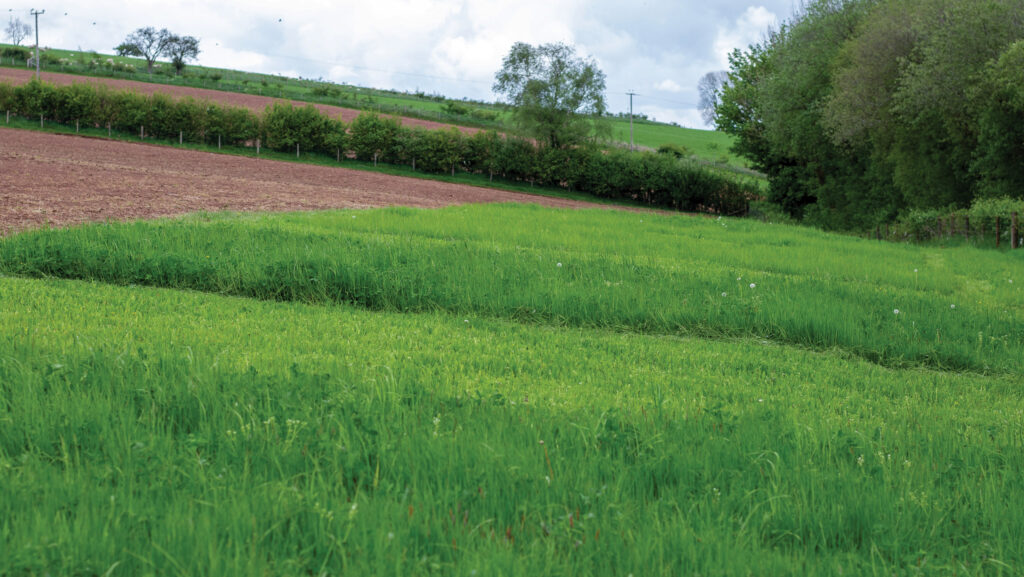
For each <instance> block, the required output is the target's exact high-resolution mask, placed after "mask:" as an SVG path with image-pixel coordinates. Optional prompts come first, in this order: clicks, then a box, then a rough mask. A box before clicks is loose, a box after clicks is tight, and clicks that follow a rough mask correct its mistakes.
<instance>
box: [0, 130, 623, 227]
mask: <svg viewBox="0 0 1024 577" xmlns="http://www.w3.org/2000/svg"><path fill="white" fill-rule="evenodd" d="M475 202H529V203H536V204H542V205H546V206H554V207H570V208H595V207H602V205H596V204H590V203H586V202H580V201H573V200H566V199H559V198H550V197H544V196H534V195H530V194H522V193H516V192H507V191H501V190H494V189H488V188H480V187H475V186H467V185H460V184H448V183H444V182H435V181H429V180H420V179H415V178H406V177H398V176H389V175H384V174H377V173H372V172H363V171H358V170H352V169H347V168H341V167H337V168H334V167H325V166H312V165H306V164H297V163H289V162H280V161H272V160H264V159H254V158H244V157H238V156H229V155H221V154H213V153H206V152H196V151H190V150H182V149H177V148H171V147H166V146H157V145H148V144H141V143H140V144H135V143H126V142H116V141H108V140H102V139H94V138H84V137H78V136H70V135H56V134H44V133H37V132H32V131H23V130H14V129H9V128H0V234H9V233H11V232H14V231H18V230H24V229H28V228H35V227H42V226H57V227H59V226H66V225H70V224H75V223H80V222H87V221H103V220H130V219H139V218H155V217H167V216H177V215H182V214H187V213H192V212H197V211H219V210H237V211H292V210H320V209H332V208H369V207H379V206H399V205H401V206H413V207H440V206H446V205H452V204H463V203H475ZM605 208H608V207H605Z"/></svg>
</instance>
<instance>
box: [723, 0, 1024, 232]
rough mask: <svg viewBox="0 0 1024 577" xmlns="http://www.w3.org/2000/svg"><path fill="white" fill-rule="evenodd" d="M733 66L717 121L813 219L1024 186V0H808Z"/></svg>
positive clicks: (834, 222)
mask: <svg viewBox="0 0 1024 577" xmlns="http://www.w3.org/2000/svg"><path fill="white" fill-rule="evenodd" d="M730 68H731V69H730V71H729V79H728V81H727V82H726V84H725V85H724V87H723V88H722V90H721V93H720V101H719V104H718V106H717V109H716V123H717V126H718V128H719V129H721V130H723V131H725V132H728V133H730V134H733V135H735V136H737V137H738V142H737V145H736V151H737V152H738V153H740V154H742V155H743V156H745V157H747V158H749V159H750V160H751V161H752V162H753V164H754V166H755V168H757V169H758V170H761V171H763V172H764V173H765V174H767V175H768V178H769V181H770V189H769V192H768V199H769V200H770V201H772V202H774V203H777V204H778V205H779V206H780V207H782V208H783V209H784V210H785V211H786V212H788V213H789V214H791V215H793V216H795V217H797V218H800V219H803V220H804V221H805V222H808V223H810V224H814V225H818V226H822V227H825V228H833V229H864V228H869V227H873V226H875V225H877V224H879V223H884V222H889V221H891V220H893V219H895V218H898V217H905V216H906V215H907V214H909V213H912V212H913V211H915V210H917V211H920V210H925V209H942V210H946V209H949V208H966V207H968V206H970V205H971V204H972V203H974V202H977V201H980V200H984V199H988V200H991V199H994V198H1002V197H1009V198H1016V199H1021V198H1024V0H814V1H809V2H807V3H806V4H805V5H804V6H803V7H802V8H801V10H800V11H799V13H798V14H797V15H795V16H794V17H793V18H792V19H790V20H789V21H787V22H786V23H784V24H783V25H781V26H780V27H779V29H778V30H775V31H772V32H771V33H769V34H767V35H766V37H765V39H764V40H763V41H762V42H760V43H759V44H755V45H752V46H750V47H749V48H748V49H747V50H736V51H735V52H734V53H733V54H732V56H731V57H730Z"/></svg>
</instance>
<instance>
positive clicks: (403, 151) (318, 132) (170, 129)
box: [0, 81, 759, 214]
mask: <svg viewBox="0 0 1024 577" xmlns="http://www.w3.org/2000/svg"><path fill="white" fill-rule="evenodd" d="M3 110H10V111H11V112H13V113H15V114H17V115H20V116H26V117H33V118H36V117H39V116H43V117H45V118H47V119H50V120H53V121H56V122H60V123H65V124H70V123H75V122H80V123H84V124H86V125H93V126H96V127H107V126H109V127H110V128H111V129H112V130H118V131H122V132H128V133H139V132H140V130H141V129H142V127H144V128H145V133H146V135H147V136H150V137H154V138H161V139H168V140H174V139H177V138H179V136H180V137H183V138H187V139H188V140H189V141H191V142H209V141H213V140H214V139H219V141H221V142H223V143H224V144H228V145H236V146H253V145H254V144H255V142H256V141H257V139H259V140H262V143H263V146H265V147H267V148H270V149H273V150H278V151H283V152H290V151H296V150H298V151H300V152H307V153H321V154H326V155H330V156H337V157H339V158H340V157H341V156H349V155H351V156H354V157H355V158H356V159H358V160H363V161H373V162H385V163H391V164H402V165H408V166H411V167H413V168H414V169H415V170H422V171H424V172H430V173H450V174H452V175H454V174H455V173H456V172H457V171H459V172H472V173H477V174H486V175H488V176H489V177H490V178H492V179H493V178H494V177H499V178H504V179H507V180H512V181H525V182H531V183H536V184H540V185H546V186H553V187H562V188H567V189H570V190H578V191H582V192H586V193H590V194H593V195H594V196H598V197H602V198H610V199H629V200H635V201H638V202H641V203H644V204H649V205H651V206H658V207H664V208H672V209H676V210H685V211H702V212H715V213H720V214H744V213H745V212H746V209H747V203H748V201H749V200H750V199H752V198H755V197H757V196H758V194H759V193H758V189H757V185H756V184H755V183H754V182H752V181H751V180H739V179H737V178H736V177H735V176H733V175H729V174H725V173H723V172H721V171H719V170H716V169H714V168H711V167H708V166H706V165H703V164H700V163H698V162H695V161H690V160H686V159H679V158H676V157H675V155H672V154H653V153H648V152H627V151H624V150H618V149H613V150H609V151H606V150H601V149H599V148H597V147H593V146H585V147H579V148H565V149H559V148H551V147H546V146H536V145H535V144H534V143H533V142H531V141H529V140H526V139H523V138H518V137H513V136H505V135H501V134H498V133H497V132H495V131H486V132H483V131H482V132H478V133H476V134H474V135H472V136H467V135H465V134H463V133H462V132H460V131H459V130H457V129H455V128H454V127H453V128H449V129H444V130H424V129H422V128H407V127H404V126H402V125H401V124H400V122H399V121H398V120H397V119H395V118H391V117H384V116H379V115H377V114H374V113H369V112H366V113H363V114H360V115H359V116H358V117H357V118H356V119H355V120H353V121H352V122H351V123H350V124H348V125H346V124H345V123H343V122H342V121H341V120H340V119H332V118H329V117H328V116H326V115H324V114H322V113H321V112H320V111H319V110H318V109H317V108H316V107H314V106H312V105H307V106H304V107H294V106H292V105H291V104H290V103H284V102H275V103H274V104H272V105H270V106H268V107H267V108H266V110H264V112H263V113H262V114H256V113H253V112H251V111H249V110H248V109H244V108H237V107H226V106H221V105H218V104H214V103H212V102H208V101H200V100H194V99H191V98H184V99H174V98H171V97H168V96H166V95H163V94H154V95H150V96H147V95H142V94H137V93H134V92H123V91H114V90H111V89H108V88H106V87H103V86H92V85H88V84H73V85H70V86H53V85H49V84H45V83H40V82H35V81H33V82H30V83H28V84H24V85H21V86H16V87H15V86H11V85H9V84H0V111H3Z"/></svg>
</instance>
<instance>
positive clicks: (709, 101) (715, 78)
mask: <svg viewBox="0 0 1024 577" xmlns="http://www.w3.org/2000/svg"><path fill="white" fill-rule="evenodd" d="M728 81H729V73H728V72H726V71H725V70H716V71H715V72H708V73H707V74H705V75H704V76H701V78H700V81H699V82H697V93H698V94H699V95H700V102H699V103H698V104H697V107H698V108H700V115H701V117H702V118H703V119H704V124H707V125H708V126H710V125H712V124H714V123H715V107H717V106H718V101H719V99H720V95H721V93H722V88H723V87H724V86H725V83H726V82H728Z"/></svg>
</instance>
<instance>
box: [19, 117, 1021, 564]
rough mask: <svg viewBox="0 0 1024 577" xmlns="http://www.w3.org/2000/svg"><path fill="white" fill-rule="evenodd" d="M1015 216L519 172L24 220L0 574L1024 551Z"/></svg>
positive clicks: (1016, 557)
mask: <svg viewBox="0 0 1024 577" xmlns="http://www.w3.org/2000/svg"><path fill="white" fill-rule="evenodd" d="M4 135H5V133H3V132H0V138H2V137H3V136H4ZM5 176H6V174H5ZM243 183H244V181H243ZM1020 252H1021V251H1014V252H1005V253H1000V252H996V251H980V250H977V249H974V248H969V247H960V248H938V247H922V246H904V245H898V244H895V243H880V242H871V241H866V240H863V239H857V238H848V237H842V236H836V235H828V234H825V233H822V232H820V231H814V230H809V229H803V228H797V227H786V226H778V225H768V224H763V223H758V222H753V221H749V220H734V219H721V220H712V219H706V218H688V217H685V216H681V215H677V214H669V213H656V214H651V213H643V214H638V213H629V212H625V211H612V210H605V211H587V210H574V211H556V210H550V209H546V208H543V207H538V206H517V205H463V206H457V207H447V208H443V209H437V210H419V209H409V208H387V209H376V210H363V211H333V212H323V213H296V214H273V215H251V214H218V215H203V216H201V217H190V218H184V219H180V220H166V221H160V222H139V223H130V224H120V223H109V224H95V225H88V226H83V227H79V228H71V229H60V230H51V231H44V230H36V231H28V232H26V233H23V234H19V235H11V236H7V237H3V238H0V575H45V574H50V575H111V576H116V575H154V576H155V575H210V576H225V577H226V576H234V575H267V576H275V575H288V576H290V575H382V576H395V577H407V576H420V575H422V576H434V575H453V576H459V577H470V576H474V575H476V576H482V575H501V576H506V577H515V576H520V575H521V576H530V577H534V576H545V575H579V576H581V577H604V576H607V575H614V576H626V575H636V576H640V575H645V576H646V575H656V576H658V575H664V576H673V577H674V576H676V575H716V576H736V577H747V576H750V575H771V576H784V575H793V576H801V577H805V576H809V575H821V576H829V577H831V576H835V575H901V576H902V575H907V576H909V575H972V576H973V575H979V576H983V575H992V576H1010V575H1020V574H1021V570H1022V569H1024V540H1022V539H1021V535H1022V534H1024V508H1022V507H1021V506H1020V503H1022V502H1024V450H1022V448H1024V392H1022V389H1021V386H1020V384H1021V379H1020V374H1021V372H1022V367H1024V354H1022V351H1024V306H1022V303H1024V295H1022V294H1021V292H1022V290H1024V288H1022V287H1021V279H1022V278H1024V277H1022V271H1024V266H1022V262H1024V261H1022V259H1021V256H1022V255H1019V254H1017V253H1020ZM1014 281H1016V282H1014Z"/></svg>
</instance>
